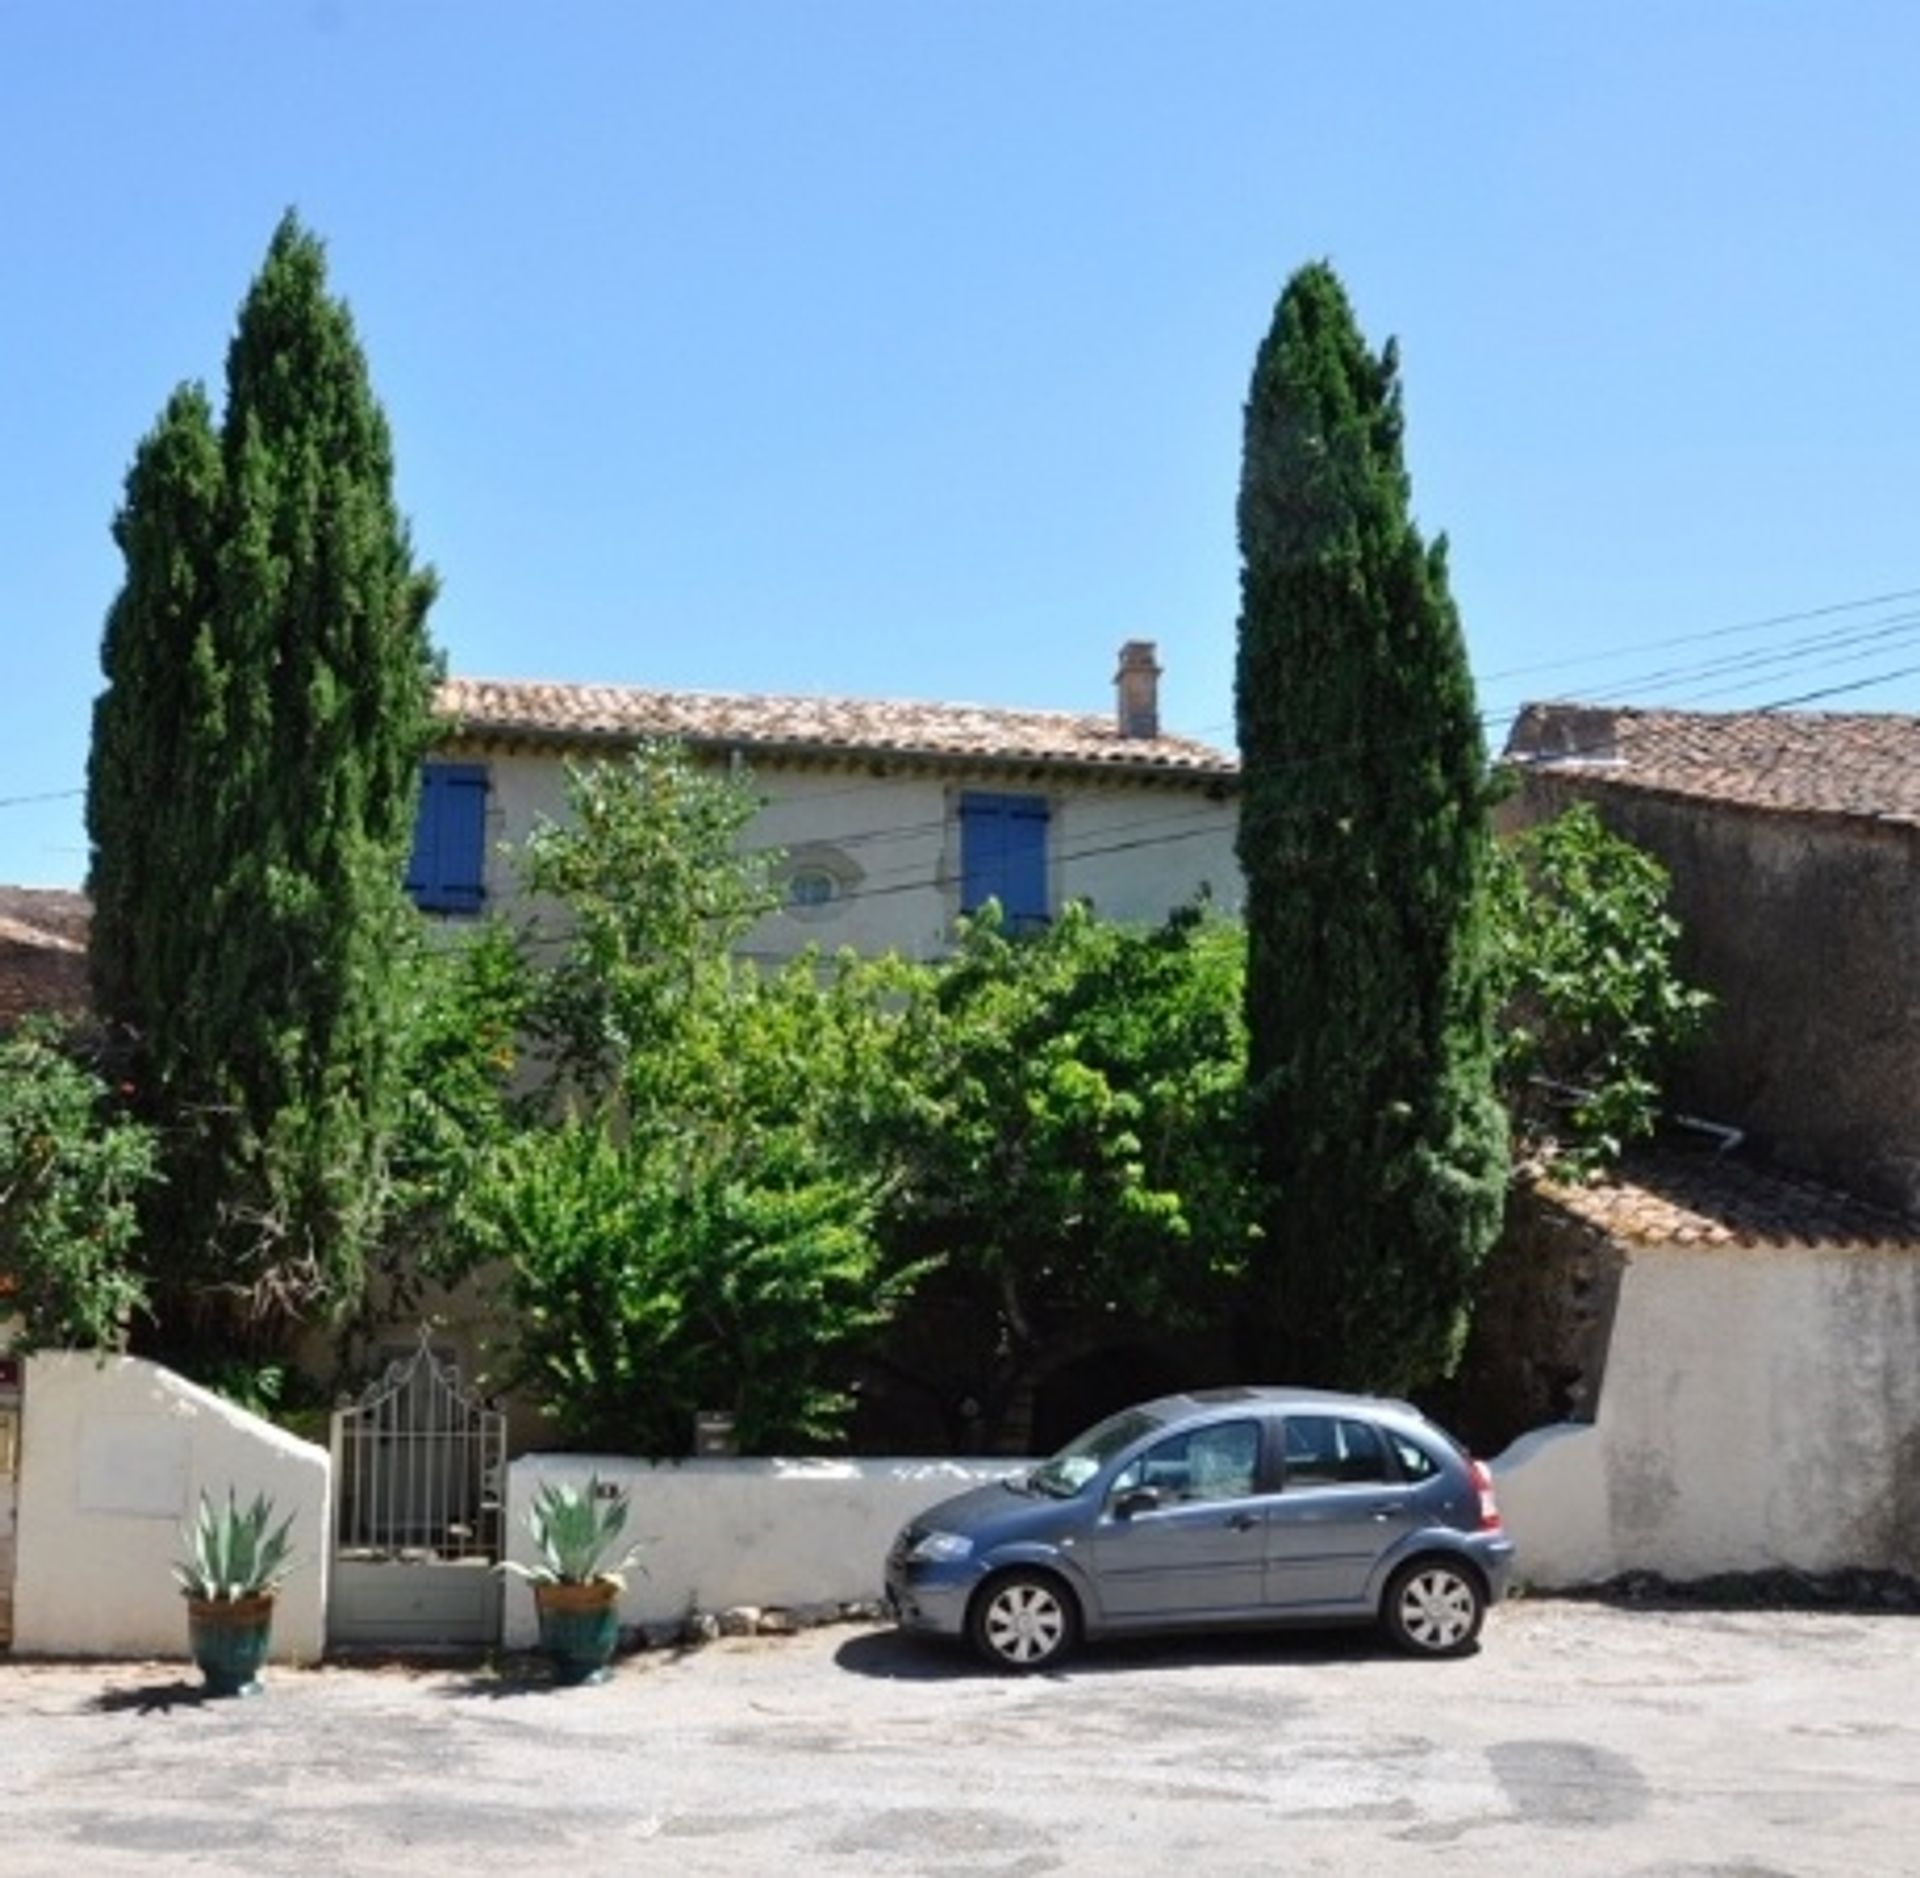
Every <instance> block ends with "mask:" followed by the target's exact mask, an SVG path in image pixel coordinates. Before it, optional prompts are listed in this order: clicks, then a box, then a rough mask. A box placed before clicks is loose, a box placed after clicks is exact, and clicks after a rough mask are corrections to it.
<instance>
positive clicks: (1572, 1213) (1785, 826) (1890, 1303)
mask: <svg viewBox="0 0 1920 1878" xmlns="http://www.w3.org/2000/svg"><path fill="white" fill-rule="evenodd" d="M1507 758H1508V760H1509V762H1510V763H1511V764H1512V765H1513V767H1514V771H1515V774H1516V776H1517V779H1518V787H1517V790H1516V793H1515V794H1514V796H1513V797H1512V798H1511V799H1510V801H1509V803H1508V804H1507V807H1506V810H1505V814H1506V816H1507V818H1508V820H1509V822H1510V824H1523V823H1526V822H1531V821H1535V820H1539V819H1542V818H1545V817H1548V816H1551V815H1554V814H1557V813H1559V812H1560V811H1562V810H1563V809H1565V808H1567V807H1569V806H1571V805H1572V804H1574V803H1576V802H1587V803H1590V804H1592V806H1593V807H1594V808H1595V810H1596V811H1597V812H1598V813H1599V815H1600V817H1601V819H1602V820H1603V821H1604V822H1605V823H1606V824H1607V825H1608V826H1609V827H1610V828H1612V829H1613V830H1614V831H1615V832H1616V833H1619V834H1621V835H1624V836H1626V837H1627V838H1628V839H1630V840H1632V841H1634V842H1636V843H1637V844H1639V845H1640V846H1641V847H1643V848H1645V849H1647V850H1649V851H1650V852H1652V853H1653V854H1655V855H1656V856H1658V857H1659V859H1660V860H1661V861H1662V863H1663V864H1664V865H1665V866H1666V868H1667V870H1668V872H1669V874H1670V876H1671V879H1672V898H1673V906H1674V910H1675V912H1676V913H1677V914H1678V916H1679V918H1680V920H1681V922H1682V928H1683V936H1682V954H1681V964H1682V969H1683V970H1684V971H1685V972H1686V974H1687V975H1688V976H1689V977H1690V978H1691V979H1693V980H1694V981H1695V982H1697V983H1700V984H1703V985H1705V986H1706V987H1707V988H1708V989H1710V990H1711V991H1712V992H1713V994H1714V996H1715V998H1716V999H1717V1000H1718V1004H1717V1009H1716V1012H1715V1021H1714V1025H1713V1028H1712V1031H1711V1033H1710V1034H1709V1036H1708V1037H1707V1038H1706V1039H1705V1041H1704V1043H1703V1044H1702V1046H1701V1047H1700V1048H1699V1050H1698V1051H1697V1052H1696V1053H1695V1054H1694V1055H1693V1056H1692V1057H1691V1058H1690V1059H1689V1060H1688V1061H1687V1063H1685V1064H1684V1065H1683V1066H1682V1067H1681V1068H1680V1070H1679V1072H1678V1074H1677V1075H1676V1077H1675V1079H1674V1083H1673V1086H1672V1088H1671V1089H1670V1091H1669V1094H1670V1098H1671V1102H1670V1106H1671V1107H1672V1108H1673V1109H1674V1110H1676V1111H1679V1112H1682V1113H1692V1114H1694V1115H1697V1116H1700V1117H1704V1118H1709V1119H1710V1120H1711V1121H1712V1122H1714V1123H1719V1124H1725V1125H1726V1126H1725V1127H1724V1128H1722V1129H1721V1130H1720V1131H1719V1145H1718V1147H1717V1148H1716V1147H1715V1146H1714V1145H1713V1142H1714V1136H1713V1134H1711V1133H1706V1132H1702V1131H1694V1147H1693V1150H1692V1151H1691V1152H1677V1151H1674V1150H1672V1149H1665V1150H1661V1151H1655V1152H1648V1153H1643V1154H1640V1155H1637V1156H1635V1157H1632V1158H1631V1159H1630V1160H1629V1161H1628V1163H1627V1165H1626V1166H1625V1167H1624V1168H1623V1169H1622V1170H1621V1171H1620V1173H1619V1174H1618V1175H1616V1176H1614V1177H1612V1178H1610V1179H1609V1180H1607V1181H1606V1182H1604V1183H1602V1184H1600V1185H1597V1186H1592V1187H1577V1188H1568V1187H1555V1186H1553V1185H1551V1184H1544V1183H1543V1184H1536V1185H1535V1186H1534V1187H1532V1188H1531V1189H1530V1190H1526V1191H1523V1192H1522V1193H1520V1194H1518V1195H1517V1196H1516V1202H1515V1205H1514V1207H1513V1208H1512V1212H1511V1216H1510V1226H1509V1231H1508V1234H1507V1237H1506V1240H1505V1242H1504V1244H1503V1245H1502V1247H1501V1251H1500V1254H1499V1256H1498V1258H1497V1259H1496V1260H1495V1262H1494V1264H1493V1266H1492V1267H1491V1268H1490V1270H1489V1273H1488V1284H1487V1290H1486V1293H1485V1296H1484V1299H1483V1305H1482V1311H1481V1317H1480V1320H1479V1322H1478V1324H1477V1326H1476V1335H1475V1343H1476V1348H1475V1350H1474V1352H1473V1353H1472V1354H1471V1355H1470V1359H1469V1373H1468V1376H1467V1377H1466V1378H1465V1379H1463V1380H1464V1381H1465V1383H1466V1387H1467V1391H1468V1392H1469V1393H1470V1395H1471V1396H1472V1398H1473V1400H1474V1402H1475V1405H1476V1410H1477V1412H1478V1413H1480V1414H1482V1415H1486V1416H1490V1417H1493V1418H1496V1419H1497V1420H1498V1422H1499V1423H1500V1425H1501V1426H1502V1427H1503V1428H1504V1429H1505V1430H1506V1431H1511V1430H1513V1429H1515V1428H1519V1427H1527V1426H1530V1425H1534V1424H1538V1423H1541V1422H1550V1423H1554V1424H1555V1425H1549V1426H1545V1427H1535V1430H1534V1432H1533V1433H1531V1434H1528V1435H1525V1436H1523V1437H1522V1438H1521V1439H1520V1440H1519V1441H1517V1442H1515V1443H1514V1445H1513V1446H1512V1447H1511V1448H1510V1449H1508V1450H1507V1451H1506V1453H1504V1454H1503V1455H1502V1457H1501V1461H1500V1463H1499V1473H1500V1479H1501V1492H1502V1498H1503V1501H1504V1503H1505V1504H1506V1507H1507V1512H1508V1516H1509V1519H1510V1520H1511V1521H1512V1522H1513V1524H1514V1526H1515V1529H1516V1532H1517V1533H1519V1534H1520V1535H1521V1538H1522V1543H1523V1546H1524V1547H1525V1548H1526V1550H1527V1552H1528V1558H1529V1564H1528V1567H1527V1570H1528V1575H1529V1576H1530V1577H1531V1578H1532V1579H1533V1580H1534V1581H1535V1582H1537V1583H1541V1584H1547V1585H1553V1584H1574V1583H1582V1582H1590V1581H1592V1580H1594V1579H1598V1578H1606V1577H1610V1576H1612V1575H1614V1574H1615V1573H1618V1572H1622V1571H1626V1570H1639V1571H1655V1572H1660V1573H1664V1574H1665V1575H1667V1576H1669V1577H1672V1578H1680V1579H1685V1578H1699V1577H1706V1576H1711V1575H1713V1574H1716V1573H1721V1572H1747V1571H1756V1570H1765V1569H1786V1570H1789V1571H1796V1572H1802V1573H1808V1572H1811V1573H1819V1572H1833V1571H1837V1570H1840V1569H1842V1568H1848V1567H1852V1568H1861V1567H1864V1568H1868V1569H1870V1570H1878V1571H1894V1572H1900V1573H1905V1574H1914V1573H1917V1572H1920V1523H1916V1520H1915V1518H1914V1515H1913V1510H1912V1509H1913V1508H1914V1506H1915V1505H1916V1504H1917V1503H1920V1499H1917V1498H1916V1496H1920V1385H1917V1384H1916V1382H1915V1378H1916V1376H1920V1366H1916V1364H1915V1361H1914V1356H1915V1346H1916V1339H1920V1115H1916V1112H1915V1107H1914V1101H1913V1091H1914V1089H1915V1087H1916V1086H1920V1085H1917V1082H1916V1079H1917V1078H1920V971H1916V969H1915V961H1914V954H1913V947H1912V940H1911V935H1912V933H1913V931H1914V930H1915V922H1916V919H1917V918H1920V718H1913V717H1897V716H1883V715H1860V714H1824V713H1822V714H1811V713H1797V714H1795V713H1786V712H1742V713H1729V714H1706V713H1696V712H1681V711H1655V710H1633V709H1624V708H1622V709H1609V708H1600V707H1593V706H1583V705H1568V704H1555V705H1532V706H1529V707H1528V708H1527V709H1526V710H1525V711H1523V712H1522V713H1521V715H1520V717H1519V719H1518V721H1517V722H1516V723H1515V725H1514V728H1513V732H1512V735H1511V737H1510V738H1509V741H1508V744H1507Z"/></svg>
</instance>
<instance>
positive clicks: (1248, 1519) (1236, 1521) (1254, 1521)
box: [1227, 1513, 1260, 1532]
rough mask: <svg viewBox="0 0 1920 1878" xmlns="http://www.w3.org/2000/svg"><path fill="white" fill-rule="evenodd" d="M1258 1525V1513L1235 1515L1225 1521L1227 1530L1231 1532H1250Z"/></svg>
mask: <svg viewBox="0 0 1920 1878" xmlns="http://www.w3.org/2000/svg"><path fill="white" fill-rule="evenodd" d="M1259 1524H1260V1515H1259V1514H1258V1513H1235V1514H1234V1515H1233V1517H1232V1518H1231V1519H1229V1520H1228V1521H1227V1526H1228V1529H1229V1530H1230V1531H1232V1532H1251V1531H1252V1530H1253V1529H1254V1527H1256V1526H1257V1525H1259Z"/></svg>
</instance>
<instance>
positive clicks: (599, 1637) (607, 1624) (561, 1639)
mask: <svg viewBox="0 0 1920 1878" xmlns="http://www.w3.org/2000/svg"><path fill="white" fill-rule="evenodd" d="M629 1507H630V1496H629V1495H628V1494H626V1493H625V1492H622V1491H619V1490H617V1489H614V1490H606V1489H603V1488H602V1486H601V1484H600V1476H599V1475H598V1474H595V1475H592V1476H591V1477H590V1478H589V1479H588V1481H587V1484H586V1485H585V1486H584V1487H570V1486H567V1485H565V1484H564V1483H563V1482H561V1481H548V1482H547V1484H546V1485H545V1486H543V1487H542V1488H541V1489H540V1491H539V1492H538V1493H537V1494H535V1495H534V1500H533V1505H532V1506H531V1507H529V1508H528V1509H527V1532H528V1534H529V1535H530V1536H531V1538H532V1540H533V1543H534V1546H535V1548H536V1550H537V1551H538V1552H539V1554H540V1562H539V1563H538V1564H536V1565H522V1564H521V1563H519V1561H518V1560H514V1559H509V1560H508V1561H507V1562H506V1567H505V1568H506V1569H507V1570H508V1571H510V1572H515V1573H518V1575H519V1576H520V1577H522V1578H525V1579H526V1580H527V1581H528V1582H529V1583H530V1584H531V1585H532V1586H533V1603H534V1609H535V1611H536V1612H537V1613H538V1614H539V1619H540V1648H541V1650H542V1652H544V1654H545V1655H546V1657H547V1659H548V1661H549V1662H551V1663H552V1665H553V1679H554V1681H555V1682H559V1683H565V1684H577V1683H585V1682H603V1681H605V1679H606V1677H607V1674H608V1669H607V1665H608V1664H609V1663H611V1662H612V1660H613V1650H614V1645H615V1644H616V1643H617V1642H618V1641H619V1636H620V1593H621V1592H622V1591H624V1590H625V1589H626V1588H627V1581H626V1577H625V1573H626V1571H627V1569H628V1567H630V1566H631V1565H633V1564H634V1563H635V1561H636V1560H637V1559H638V1557H639V1555H640V1546H639V1544H638V1543H635V1544H633V1545H630V1546H628V1547H627V1549H626V1551H625V1552H623V1553H622V1554H621V1555H620V1556H619V1557H618V1558H614V1557H613V1556H612V1554H613V1551H614V1548H615V1546H616V1545H617V1544H618V1543H619V1540H620V1535H621V1534H622V1533H623V1532H624V1531H625V1530H626V1525H627V1513H628V1511H629Z"/></svg>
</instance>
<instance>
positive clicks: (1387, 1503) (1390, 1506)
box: [1373, 1500, 1407, 1519]
mask: <svg viewBox="0 0 1920 1878" xmlns="http://www.w3.org/2000/svg"><path fill="white" fill-rule="evenodd" d="M1406 1510H1407V1503H1406V1501H1404V1500H1376V1501H1375V1502H1374V1503H1373V1516H1374V1518H1375V1519H1392V1518H1393V1516H1394V1515H1395V1514H1396V1513H1404V1512H1405V1511H1406Z"/></svg>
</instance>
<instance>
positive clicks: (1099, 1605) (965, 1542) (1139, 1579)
mask: <svg viewBox="0 0 1920 1878" xmlns="http://www.w3.org/2000/svg"><path fill="white" fill-rule="evenodd" d="M1512 1570H1513V1542H1512V1540H1511V1539H1509V1538H1508V1537H1507V1534H1506V1532H1505V1530H1504V1529H1503V1527H1502V1525H1501V1522H1500V1512H1499V1509H1498V1507H1497V1506H1496V1505H1495V1504H1494V1496H1493V1479H1492V1476H1491V1475H1490V1474H1489V1473H1488V1472H1487V1469H1486V1466H1485V1464H1484V1463H1482V1462H1480V1461H1476V1460H1474V1459H1473V1458H1472V1457H1471V1456H1470V1455H1468V1454H1467V1452H1466V1451H1465V1450H1464V1449H1463V1448H1462V1447H1461V1446H1460V1445H1459V1443H1458V1442H1456V1441H1455V1440H1454V1439H1453V1438H1452V1436H1450V1435H1448V1434H1447V1433H1446V1432H1445V1431H1444V1430H1442V1429H1440V1428H1438V1427H1436V1426H1435V1425H1434V1424H1433V1423H1432V1422H1430V1421H1428V1420H1427V1419H1426V1417H1425V1416H1423V1415H1422V1414H1421V1413H1420V1412H1419V1411H1418V1410H1417V1409H1414V1408H1412V1407H1410V1406H1409V1405H1408V1404H1407V1403H1405V1402H1393V1401H1386V1400H1382V1399H1380V1398H1376V1397H1372V1396H1352V1395H1336V1394H1333V1393H1330V1392H1328V1391H1325V1390H1315V1389H1275V1388H1242V1389H1208V1390H1199V1391H1196V1392H1194V1393H1193V1394H1191V1395H1174V1396H1165V1397H1162V1398H1161V1399H1160V1400H1159V1401H1155V1402H1146V1403H1143V1404H1141V1405H1140V1406H1139V1407H1138V1408H1130V1409H1124V1410H1122V1411H1121V1413H1119V1414H1118V1415H1113V1416H1110V1417H1109V1418H1108V1419H1107V1420H1106V1421H1103V1422H1101V1423H1099V1424H1098V1425H1097V1426H1096V1427H1093V1428H1090V1429H1088V1431H1087V1432H1086V1433H1085V1434H1083V1435H1081V1436H1080V1437H1079V1439H1078V1440H1076V1441H1073V1442H1070V1443H1069V1444H1068V1445H1067V1446H1066V1447H1064V1448H1062V1449H1061V1450H1060V1452H1059V1453H1058V1454H1056V1455H1054V1457H1053V1458H1052V1459H1051V1460H1049V1461H1044V1462H1042V1463H1041V1465H1040V1466H1038V1467H1035V1468H1033V1469H1031V1470H1029V1471H1028V1472H1026V1473H1023V1474H1016V1475H1014V1476H1012V1477H1011V1478H1009V1479H1006V1480H1003V1481H997V1482H995V1483H994V1484H992V1485H990V1486H985V1487H977V1488H975V1489H974V1490H973V1491H971V1492H969V1493H963V1494H960V1495H959V1496H958V1497H957V1498H954V1499H951V1500H944V1501H942V1502H941V1503H940V1504H939V1505H938V1506H935V1507H932V1508H930V1509H929V1510H928V1511H927V1512H925V1513H922V1514H921V1515H920V1517H919V1518H917V1519H916V1520H914V1521H913V1522H912V1523H911V1524H910V1525H908V1526H907V1527H906V1528H905V1529H904V1530H903V1531H902V1532H901V1533H900V1535H899V1537H898V1538H897V1539H896V1540H895V1541H894V1543H893V1547H892V1549H891V1550H890V1551H889V1552H888V1554H887V1572H886V1583H887V1603H888V1606H889V1608H890V1609H891V1610H892V1612H893V1615H894V1618H895V1620H896V1621H897V1622H898V1623H899V1624H900V1625H901V1626H902V1627H903V1628H904V1629H907V1630H917V1631H926V1632H930V1633H933V1634H936V1635H941V1636H948V1637H956V1638H961V1637H964V1638H966V1639H968V1640H969V1641H970V1642H971V1643H972V1644H973V1646H974V1647H975V1649H976V1650H978V1651H979V1652H980V1654H981V1655H982V1656H984V1657H985V1658H986V1659H987V1660H988V1661H989V1662H990V1663H992V1664H994V1665H996V1666H998V1667H1000V1668H1003V1669H1011V1670H1035V1669H1042V1668H1046V1667H1049V1666H1051V1665H1053V1664H1056V1663H1058V1662H1059V1661H1060V1659H1061V1658H1062V1657H1063V1656H1065V1655H1066V1654H1067V1652H1068V1651H1070V1650H1071V1649H1072V1648H1073V1647H1074V1645H1075V1644H1076V1643H1078V1642H1079V1641H1080V1640H1081V1639H1082V1638H1083V1637H1099V1636H1108V1635H1117V1634H1119V1633H1122V1632H1132V1631H1145V1630H1168V1629H1187V1628H1193V1629H1204V1628H1214V1627H1218V1628H1223V1629H1224V1628H1228V1627H1233V1626H1240V1625H1253V1624H1285V1623H1309V1624H1333V1623H1354V1622H1375V1621H1377V1622H1379V1623H1380V1624H1382V1625H1383V1626H1384V1627H1385V1629H1386V1631H1387V1634H1388V1635H1389V1636H1391V1637H1392V1638H1393V1639H1394V1641H1395V1642H1396V1643H1398V1644H1400V1645H1401V1646H1402V1647H1404V1648H1406V1649H1408V1650H1411V1651H1413V1652H1415V1653H1416V1654H1419V1655H1425V1656H1458V1655H1460V1654H1462V1653H1463V1652H1465V1651H1467V1650H1469V1649H1471V1648H1472V1647H1473V1644H1474V1641H1475V1639H1476V1638H1477V1637H1478V1636H1479V1634H1480V1626H1481V1623H1482V1621H1483V1619H1484V1618H1485V1616H1486V1611H1487V1606H1488V1605H1489V1604H1490V1603H1493V1602H1495V1601H1497V1600H1498V1599H1499V1598H1501V1597H1502V1596H1504V1595H1505V1592H1506V1588H1507V1582H1508V1579H1509V1577H1510V1576H1511V1574H1512Z"/></svg>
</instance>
